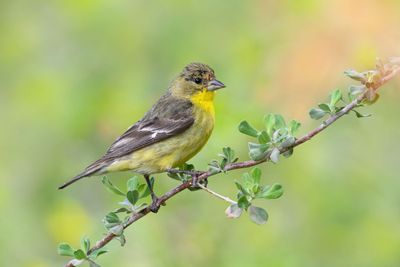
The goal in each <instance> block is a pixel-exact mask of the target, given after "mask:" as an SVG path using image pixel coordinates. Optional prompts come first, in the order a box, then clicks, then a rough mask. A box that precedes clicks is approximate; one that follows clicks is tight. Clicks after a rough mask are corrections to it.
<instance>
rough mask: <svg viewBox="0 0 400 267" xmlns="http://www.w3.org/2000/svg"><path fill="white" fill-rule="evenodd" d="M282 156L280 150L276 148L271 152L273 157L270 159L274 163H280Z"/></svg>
mask: <svg viewBox="0 0 400 267" xmlns="http://www.w3.org/2000/svg"><path fill="white" fill-rule="evenodd" d="M280 154H281V152H280V150H279V149H278V148H276V147H275V148H274V149H273V150H272V152H271V155H270V156H269V158H270V159H271V161H272V162H273V163H278V161H279V155H280Z"/></svg>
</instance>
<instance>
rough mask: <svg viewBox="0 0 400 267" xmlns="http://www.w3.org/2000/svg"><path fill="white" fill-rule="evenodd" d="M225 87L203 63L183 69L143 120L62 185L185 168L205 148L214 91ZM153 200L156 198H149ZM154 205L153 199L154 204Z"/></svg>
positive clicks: (210, 124)
mask: <svg viewBox="0 0 400 267" xmlns="http://www.w3.org/2000/svg"><path fill="white" fill-rule="evenodd" d="M223 87H225V85H224V84H223V83H222V82H220V81H218V80H217V79H216V77H215V74H214V70H213V69H212V68H210V67H209V66H207V65H206V64H202V63H191V64H189V65H187V66H186V67H185V68H184V69H183V70H182V72H181V73H180V74H179V75H178V76H177V78H176V79H175V80H173V81H172V83H171V84H170V86H169V88H168V90H167V92H166V94H164V95H163V96H162V97H161V98H160V99H159V100H158V101H157V102H156V103H155V104H154V106H153V107H152V108H151V109H150V110H149V111H148V112H147V113H146V114H145V115H144V117H143V118H142V119H141V120H139V121H138V122H136V123H135V124H134V125H132V126H131V127H130V128H129V129H128V130H127V131H126V132H125V133H124V134H123V135H121V136H120V137H118V138H117V139H116V140H115V142H114V143H113V144H112V145H111V146H110V148H109V149H108V150H107V152H106V153H105V155H104V156H103V157H101V158H100V159H99V160H97V161H95V162H94V163H92V164H90V165H89V166H88V167H86V169H85V170H84V171H83V172H82V173H80V174H78V175H77V176H75V177H74V178H73V179H72V180H70V181H68V182H66V183H65V184H63V185H62V186H60V187H59V189H62V188H64V187H66V186H68V185H70V184H72V183H74V182H76V181H77V180H79V179H82V178H84V177H88V176H93V175H100V174H105V173H109V172H116V171H126V170H132V171H134V172H136V173H140V174H143V175H144V177H145V178H146V181H147V182H148V184H149V175H150V174H153V173H159V172H164V171H168V170H169V169H171V168H174V167H176V166H179V165H181V164H183V163H185V162H186V161H187V160H189V159H190V158H192V157H193V156H194V155H195V154H197V153H198V152H199V151H200V149H201V148H202V147H203V146H204V145H205V143H206V142H207V140H208V138H209V137H210V135H211V132H212V130H213V128H214V120H215V113H214V104H213V100H214V95H215V90H217V89H220V88H223ZM152 196H153V198H154V197H155V195H154V194H153V193H152ZM153 200H154V199H153Z"/></svg>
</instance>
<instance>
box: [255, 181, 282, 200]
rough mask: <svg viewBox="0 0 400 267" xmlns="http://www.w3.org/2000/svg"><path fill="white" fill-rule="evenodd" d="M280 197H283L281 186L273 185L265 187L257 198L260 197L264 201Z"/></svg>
mask: <svg viewBox="0 0 400 267" xmlns="http://www.w3.org/2000/svg"><path fill="white" fill-rule="evenodd" d="M282 195H283V187H282V185H280V184H273V185H272V186H270V187H265V188H264V189H263V190H262V191H261V193H260V194H259V197H262V198H265V199H276V198H279V197H281V196H282Z"/></svg>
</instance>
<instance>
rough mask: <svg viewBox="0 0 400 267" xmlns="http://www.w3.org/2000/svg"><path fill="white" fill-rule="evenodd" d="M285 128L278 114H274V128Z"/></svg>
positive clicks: (282, 119)
mask: <svg viewBox="0 0 400 267" xmlns="http://www.w3.org/2000/svg"><path fill="white" fill-rule="evenodd" d="M285 126H286V123H285V119H284V118H283V117H282V115H280V114H275V128H276V129H281V128H284V127H285Z"/></svg>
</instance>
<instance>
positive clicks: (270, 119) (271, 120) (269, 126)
mask: <svg viewBox="0 0 400 267" xmlns="http://www.w3.org/2000/svg"><path fill="white" fill-rule="evenodd" d="M264 125H265V129H266V130H267V133H268V135H269V136H271V135H272V134H273V131H274V127H275V115H274V114H272V113H271V114H267V115H266V116H265V117H264Z"/></svg>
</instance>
